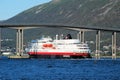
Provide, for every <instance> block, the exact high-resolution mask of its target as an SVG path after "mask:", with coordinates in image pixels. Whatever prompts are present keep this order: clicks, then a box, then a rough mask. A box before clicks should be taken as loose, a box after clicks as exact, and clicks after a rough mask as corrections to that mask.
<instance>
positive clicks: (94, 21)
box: [3, 0, 120, 45]
mask: <svg viewBox="0 0 120 80" xmlns="http://www.w3.org/2000/svg"><path fill="white" fill-rule="evenodd" d="M4 23H61V24H72V25H85V26H96V27H108V28H111V27H113V28H120V0H52V1H51V2H49V3H45V4H42V5H38V6H35V7H33V8H31V9H28V10H26V11H24V12H21V13H20V14H18V15H16V16H14V17H12V18H10V19H8V20H6V21H4ZM30 32H31V36H30V35H29V33H30ZM61 33H65V34H67V33H71V34H72V35H73V36H75V34H76V32H75V31H72V32H71V31H69V30H63V29H46V28H39V29H32V30H26V31H25V41H28V40H31V39H35V38H38V37H40V36H41V35H43V34H46V35H52V36H54V35H55V34H61ZM90 33H91V34H89V35H86V37H89V36H91V37H89V38H87V40H95V32H90ZM110 34H111V33H110ZM3 35H4V34H3ZM102 35H105V36H104V39H106V38H109V39H111V36H110V35H108V34H102ZM4 36H7V35H4ZM104 39H103V40H104ZM109 39H108V40H109ZM109 42H110V41H109ZM107 43H108V42H107ZM107 43H106V45H107Z"/></svg>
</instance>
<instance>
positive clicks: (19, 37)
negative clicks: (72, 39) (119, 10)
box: [0, 24, 120, 59]
mask: <svg viewBox="0 0 120 80" xmlns="http://www.w3.org/2000/svg"><path fill="white" fill-rule="evenodd" d="M0 27H1V28H12V29H16V30H17V31H16V35H17V36H16V40H17V41H16V53H17V55H20V56H21V55H23V38H24V36H23V31H24V29H31V28H40V27H46V28H63V29H71V30H77V31H79V38H80V41H81V42H84V41H85V40H84V32H85V31H91V30H92V31H96V54H95V56H96V59H100V32H101V31H107V32H111V33H112V58H113V59H116V33H119V32H120V29H115V28H100V27H94V26H80V25H67V24H64V25H63V24H0ZM0 44H1V43H0Z"/></svg>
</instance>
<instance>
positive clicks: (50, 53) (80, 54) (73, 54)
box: [28, 52, 89, 56]
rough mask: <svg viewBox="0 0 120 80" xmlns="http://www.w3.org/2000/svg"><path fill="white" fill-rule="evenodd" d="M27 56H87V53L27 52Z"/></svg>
mask: <svg viewBox="0 0 120 80" xmlns="http://www.w3.org/2000/svg"><path fill="white" fill-rule="evenodd" d="M28 54H29V55H50V56H52V55H56V56H63V55H68V56H89V53H74V52H28Z"/></svg>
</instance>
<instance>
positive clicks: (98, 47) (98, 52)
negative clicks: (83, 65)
mask: <svg viewBox="0 0 120 80" xmlns="http://www.w3.org/2000/svg"><path fill="white" fill-rule="evenodd" d="M95 57H96V59H100V31H97V32H96V53H95Z"/></svg>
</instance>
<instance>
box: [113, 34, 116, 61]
mask: <svg viewBox="0 0 120 80" xmlns="http://www.w3.org/2000/svg"><path fill="white" fill-rule="evenodd" d="M112 59H116V32H113V33H112Z"/></svg>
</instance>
